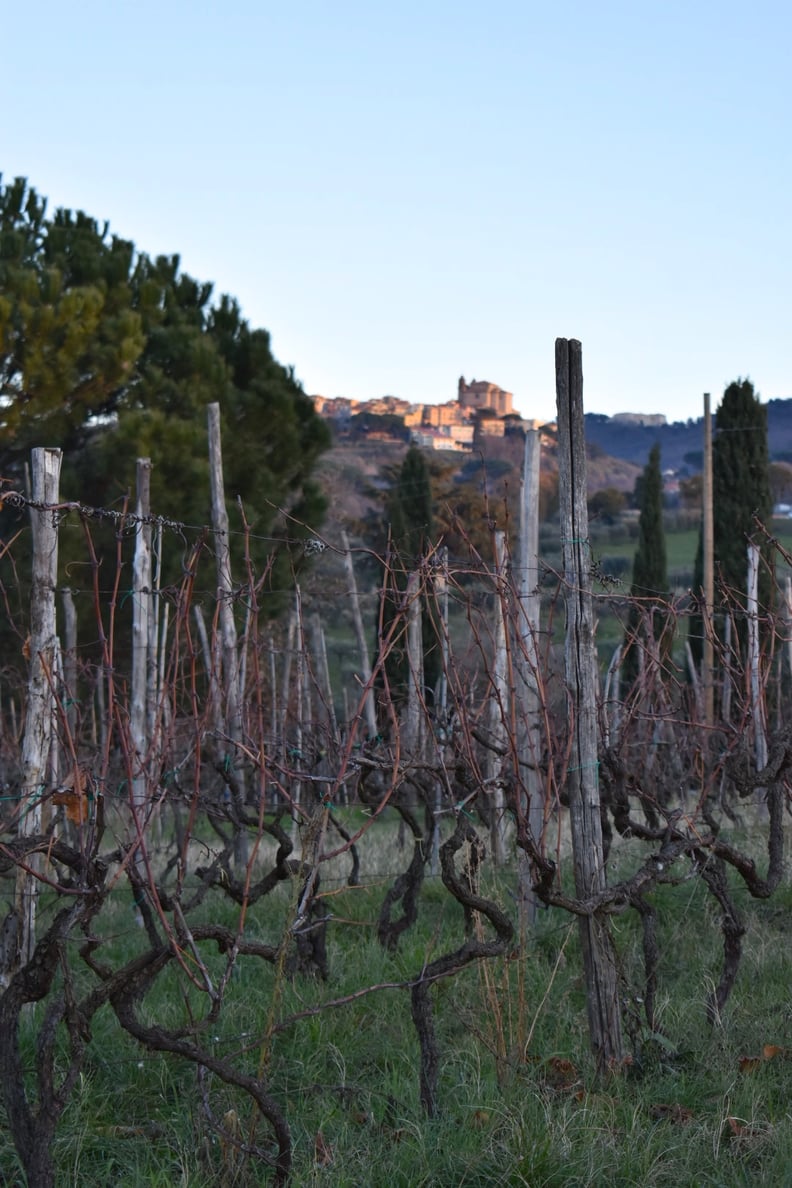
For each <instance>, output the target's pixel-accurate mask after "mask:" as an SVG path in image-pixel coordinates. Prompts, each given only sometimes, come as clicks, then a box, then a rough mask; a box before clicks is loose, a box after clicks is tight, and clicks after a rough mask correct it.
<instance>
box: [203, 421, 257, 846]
mask: <svg viewBox="0 0 792 1188" xmlns="http://www.w3.org/2000/svg"><path fill="white" fill-rule="evenodd" d="M207 416H208V428H209V481H210V486H211V495H212V528H213V529H214V546H215V561H216V566H217V599H218V617H219V620H220V650H221V655H222V665H223V695H224V698H225V706H224V709H225V723H226V737H227V744H226V745H227V750H226V756H227V757H226V763H227V765H228V767H229V770H233V771H234V774H235V778H234V780H233V781H232V783H231V791H232V796H234V799H235V801H236V805H237V808H238V809H239V810H240V811H241V810H242V809H243V806H244V803H245V770H244V767H243V765H242V762H241V755H242V752H241V749H240V744H241V742H242V736H243V729H242V690H241V688H240V684H239V651H238V648H237V629H236V623H235V621H234V606H233V602H232V597H233V589H234V587H233V583H232V581H231V546H230V542H229V535H228V512H227V511H226V504H225V488H224V485H223V454H222V447H221V441H220V405H219V404H209V405H207ZM243 838H244V834H243V833H242V832H241V831H240V832H239V833H238V835H237V839H238V840H237V850H236V859H237V862H239V863H240V864H241V863H242V862H244V861H246V855H247V843H246V840H243Z"/></svg>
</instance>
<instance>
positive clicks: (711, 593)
mask: <svg viewBox="0 0 792 1188" xmlns="http://www.w3.org/2000/svg"><path fill="white" fill-rule="evenodd" d="M702 512H703V516H702V528H701V546H702V558H703V564H704V590H703V593H704V614H703V615H702V623H703V628H704V644H703V651H702V661H701V683H702V685H703V687H704V725H705V727H706V728H707V731H709V730H711V729H712V727H713V726H714V724H715V686H714V681H715V657H714V647H713V633H714V630H715V624H714V622H713V614H714V606H715V546H714V539H715V530H714V527H713V507H712V415H711V413H710V394H709V392H705V393H704V474H703V478H702Z"/></svg>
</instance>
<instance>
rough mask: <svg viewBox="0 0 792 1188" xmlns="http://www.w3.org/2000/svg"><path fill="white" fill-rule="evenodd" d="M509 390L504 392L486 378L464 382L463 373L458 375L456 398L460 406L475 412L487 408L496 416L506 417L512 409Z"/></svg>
mask: <svg viewBox="0 0 792 1188" xmlns="http://www.w3.org/2000/svg"><path fill="white" fill-rule="evenodd" d="M513 399H514V398H513V396H512V394H511V392H504V390H503V388H499V387H498V385H497V384H490V383H488V382H487V380H475V379H474V380H471V381H470V383H469V384H468V383H466V382H465V377H464V375H461V376H460V377H459V391H458V395H457V400H458V402H459V404H460V406H461V407H462V408H469V409H471V410H474V411H476V412H481V410H482V409H489V411H490V412H494V413H495V415H496V416H498V417H507V416H509V414H510V413H512V412H513V411H514V409H513V408H512V402H513Z"/></svg>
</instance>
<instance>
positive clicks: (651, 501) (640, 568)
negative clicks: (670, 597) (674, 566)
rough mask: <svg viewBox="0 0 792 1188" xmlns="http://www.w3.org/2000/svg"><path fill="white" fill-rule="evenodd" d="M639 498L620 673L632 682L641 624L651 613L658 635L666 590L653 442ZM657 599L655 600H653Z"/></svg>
mask: <svg viewBox="0 0 792 1188" xmlns="http://www.w3.org/2000/svg"><path fill="white" fill-rule="evenodd" d="M635 486H636V492H637V494H638V497H639V499H640V508H641V514H640V516H639V519H638V548H637V549H636V552H635V559H634V561H633V580H632V587H631V590H630V597H631V598H632V599H633V601H632V602H631V604H630V611H629V615H628V620H627V622H628V629H627V642H626V650H625V657H624V675H625V678H626V680H627V681H628V682H630V683H631V682H632V681H634V680H635V679H636V677H637V676H638V673H639V671H640V662H639V652H638V649H639V647H641V646H642V645H641V643H640V642H639V641H640V638H641V635H642V625H643V624H644V623H646V622H647V621H648V620H647V615H648V614H649V613H651V624H652V630H651V633H650V632H649V631H648V629H647V628H644V630H645V631H646V634H647V635H649V636H650V637H651V634H653V635H654V638H655V639H659V638H660V636H661V634H662V632H663V629H664V626H665V617H664V616H663V614H662V608H661V606H659V605H658V603H660V602H662V600H664V599H665V597H666V596H667V593H668V563H667V559H666V540H665V528H664V526H663V476H662V473H661V471H660V446H659V444H655V445H654V446H652V449H651V451H650V453H649V460H648V462H647V464H646V466H645V468H644V471H643V474H642V475H641V476H640V477H639V479H638V481H637V482H636V484H635ZM655 600H657V601H655Z"/></svg>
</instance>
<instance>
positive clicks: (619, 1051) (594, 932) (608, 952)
mask: <svg viewBox="0 0 792 1188" xmlns="http://www.w3.org/2000/svg"><path fill="white" fill-rule="evenodd" d="M556 402H557V409H558V478H559V498H560V505H561V535H562V551H563V564H564V584H565V603H566V617H567V630H566V643H565V648H564V669H565V675H566V683H567V697H568V704H569V713H570V728H571V748H570V755H569V766H568V769H567V789H568V793H569V820H570V827H571V833H572V855H573V864H574V870H575V891H576V894H577V898H578V899H579V900H580V901H582V902H583V903H589V904H590V903H591V902H592V900H595V899H596V897H597V895H598V894H599V893H600V892H601V891H604V889H605V886H606V875H605V861H604V852H603V844H602V822H601V819H600V792H599V761H598V759H597V693H598V674H597V652H596V644H595V640H594V614H593V606H592V598H591V545H590V543H589V530H588V508H587V503H586V497H587V490H586V442H585V433H584V421H583V364H582V350H581V346H580V343H579V342H578V341H577V340H575V339H570V340H567V339H565V338H558V339H556ZM580 937H581V947H582V950H583V972H584V978H585V984H586V1000H587V1007H588V1021H589V1033H590V1036H591V1045H592V1048H593V1049H594V1053H595V1055H596V1057H597V1061H598V1065H599V1068H600V1071H603V1072H604V1071H606V1070H607V1069H608V1068H611V1067H613V1066H616V1065H620V1064H621V1063H622V1062H623V1060H624V1055H625V1052H624V1042H623V1039H622V1027H621V1016H620V1013H619V993H618V978H617V972H616V966H615V962H614V952H613V940H612V937H611V935H610V929H609V927H608V918H607V916H604V915H600V914H599V913H597V911H596V910H590V911H589V912H587V913H586V914H585V915H582V916H580Z"/></svg>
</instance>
